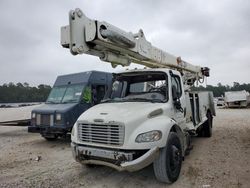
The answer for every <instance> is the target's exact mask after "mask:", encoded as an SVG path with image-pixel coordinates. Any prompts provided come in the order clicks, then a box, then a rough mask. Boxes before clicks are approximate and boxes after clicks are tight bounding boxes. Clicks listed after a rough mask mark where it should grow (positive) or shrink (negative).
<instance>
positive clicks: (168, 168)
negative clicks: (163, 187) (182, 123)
mask: <svg viewBox="0 0 250 188" xmlns="http://www.w3.org/2000/svg"><path fill="white" fill-rule="evenodd" d="M181 165H182V147H181V142H180V139H179V137H178V135H177V134H176V133H175V132H170V133H169V136H168V141H167V144H166V146H165V147H164V148H162V149H161V150H160V155H159V157H158V158H157V159H156V160H155V161H154V163H153V166H154V173H155V177H156V179H157V180H158V181H160V182H164V183H168V184H170V183H173V182H175V181H176V180H177V179H178V177H179V175H180V171H181Z"/></svg>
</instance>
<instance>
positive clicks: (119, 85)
mask: <svg viewBox="0 0 250 188" xmlns="http://www.w3.org/2000/svg"><path fill="white" fill-rule="evenodd" d="M69 21H70V24H69V26H65V27H62V28H61V44H62V46H63V47H65V48H70V52H71V53H72V54H73V55H77V54H84V53H85V54H91V55H95V56H98V57H99V58H100V59H101V60H103V61H106V62H109V63H111V65H112V66H113V67H116V66H117V65H122V66H129V65H130V63H131V62H134V63H137V64H140V65H144V66H147V67H149V68H150V69H140V70H137V69H136V70H130V71H124V72H121V73H117V74H114V76H113V84H112V88H111V90H110V91H109V92H108V93H107V96H108V98H107V99H106V100H104V101H102V103H101V104H98V105H96V106H94V107H92V108H90V109H88V110H87V111H85V112H84V113H83V114H82V115H81V116H80V117H79V118H78V120H77V122H76V123H75V125H74V127H73V129H72V134H71V140H72V142H71V146H72V152H73V156H74V158H75V160H76V161H78V162H80V163H82V164H84V165H89V164H94V165H106V166H109V167H112V168H115V169H117V170H119V171H122V170H127V171H136V170H140V169H142V168H144V167H146V166H148V165H149V164H151V163H153V167H154V173H155V176H156V178H157V179H158V180H159V181H162V182H166V183H172V182H174V181H176V180H177V179H178V177H179V174H180V170H181V165H182V160H183V159H184V157H185V154H187V153H189V151H190V149H191V147H190V137H191V136H195V135H200V136H205V137H211V136H212V122H213V116H215V108H214V103H213V94H212V93H211V92H199V91H193V92H192V91H190V88H191V86H193V85H194V82H196V81H200V80H203V79H204V77H207V76H209V68H207V67H199V66H194V65H192V64H190V63H187V62H186V61H183V60H182V59H181V58H180V57H175V56H173V55H170V54H169V53H167V52H164V51H163V50H161V49H158V48H156V47H154V46H152V45H151V43H150V42H148V41H147V40H146V38H145V36H144V33H143V31H142V30H140V31H139V32H138V33H132V32H126V31H123V30H121V29H119V28H117V27H115V26H113V25H111V24H109V23H107V22H100V21H97V20H91V19H89V18H87V17H86V16H85V15H84V14H83V12H82V11H81V10H80V9H76V10H75V11H70V14H69Z"/></svg>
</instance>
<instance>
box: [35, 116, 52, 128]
mask: <svg viewBox="0 0 250 188" xmlns="http://www.w3.org/2000/svg"><path fill="white" fill-rule="evenodd" d="M36 124H37V125H50V126H52V125H53V124H54V116H53V115H52V114H37V116H36Z"/></svg>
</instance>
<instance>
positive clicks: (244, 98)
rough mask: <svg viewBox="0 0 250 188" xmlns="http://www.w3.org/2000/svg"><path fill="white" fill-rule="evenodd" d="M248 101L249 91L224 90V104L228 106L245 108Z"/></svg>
mask: <svg viewBox="0 0 250 188" xmlns="http://www.w3.org/2000/svg"><path fill="white" fill-rule="evenodd" d="M249 103H250V101H249V93H248V92H247V91H246V90H242V91H228V92H225V104H226V106H227V107H228V108H233V107H245V108H246V107H247V106H248V104H249Z"/></svg>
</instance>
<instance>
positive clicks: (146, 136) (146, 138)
mask: <svg viewBox="0 0 250 188" xmlns="http://www.w3.org/2000/svg"><path fill="white" fill-rule="evenodd" d="M161 136H162V133H161V131H157V130H154V131H149V132H146V133H142V134H139V135H138V136H137V137H136V139H135V142H138V143H141V142H154V141H158V140H160V139H161Z"/></svg>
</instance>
